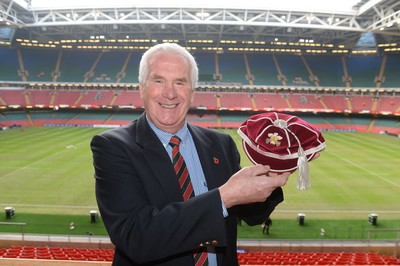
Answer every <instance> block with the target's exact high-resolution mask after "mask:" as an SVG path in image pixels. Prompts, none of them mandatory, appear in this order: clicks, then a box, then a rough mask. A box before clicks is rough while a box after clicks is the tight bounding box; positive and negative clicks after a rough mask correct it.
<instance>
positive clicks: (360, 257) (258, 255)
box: [238, 252, 400, 265]
mask: <svg viewBox="0 0 400 266" xmlns="http://www.w3.org/2000/svg"><path fill="white" fill-rule="evenodd" d="M238 258H239V263H240V264H241V265H400V259H398V258H396V257H393V256H387V255H380V254H378V253H357V252H355V253H349V252H326V253H322V252H320V253H319V252H309V253H302V252H248V253H238Z"/></svg>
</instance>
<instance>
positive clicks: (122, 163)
mask: <svg viewBox="0 0 400 266" xmlns="http://www.w3.org/2000/svg"><path fill="white" fill-rule="evenodd" d="M189 130H190V133H191V134H192V136H193V139H194V142H195V145H196V148H197V151H198V154H199V158H200V161H201V165H202V167H203V171H204V174H205V177H206V180H207V184H208V187H209V191H208V192H206V193H204V194H202V195H200V196H196V197H193V198H191V199H189V200H188V201H186V202H183V198H182V194H181V191H180V188H179V184H178V182H177V178H176V174H175V172H174V170H173V166H172V163H171V160H170V158H169V156H168V154H167V152H166V150H165V148H164V146H163V145H162V143H161V142H160V141H159V139H158V138H157V136H156V135H155V133H154V132H153V131H152V130H151V128H150V126H149V125H148V123H147V120H146V117H145V115H142V116H141V117H140V118H139V119H138V120H137V121H134V122H133V123H131V124H129V125H127V126H124V127H120V128H116V129H111V130H108V131H105V132H103V133H101V134H99V135H96V136H94V137H93V139H92V142H91V149H92V152H93V159H94V168H95V179H96V198H97V202H98V206H99V210H100V213H101V217H102V219H103V222H104V224H105V227H106V228H107V231H108V233H109V235H110V238H111V241H112V242H113V243H114V245H115V257H114V262H113V265H118V266H120V265H121V266H122V265H171V266H181V265H182V266H186V265H193V258H192V252H193V250H194V249H196V248H197V247H198V246H199V245H203V244H204V245H212V246H214V247H215V249H216V252H217V260H218V265H229V266H233V265H238V261H237V254H236V240H237V239H236V237H237V218H238V217H241V219H243V220H244V221H246V222H247V223H248V224H251V225H254V224H261V223H262V222H263V221H264V220H265V218H266V217H268V216H269V214H270V213H271V212H272V211H273V209H274V208H275V206H276V205H277V204H278V203H279V202H281V201H282V200H283V194H282V190H281V189H280V188H278V189H277V190H275V191H274V193H273V194H272V195H271V196H270V198H269V199H268V200H267V201H266V202H264V203H259V204H251V205H246V206H236V207H234V208H231V209H229V210H228V211H229V216H228V217H227V218H224V217H223V213H222V204H221V198H220V194H219V191H218V189H217V188H218V187H219V186H221V185H222V184H224V183H225V182H226V181H227V180H228V178H229V177H230V176H231V175H233V174H234V173H235V172H237V171H238V170H239V169H240V166H239V163H240V158H239V153H238V150H237V148H236V145H235V143H234V141H233V139H232V138H231V137H230V136H229V135H226V134H222V133H218V132H216V131H213V130H209V129H205V128H201V127H197V126H191V125H189Z"/></svg>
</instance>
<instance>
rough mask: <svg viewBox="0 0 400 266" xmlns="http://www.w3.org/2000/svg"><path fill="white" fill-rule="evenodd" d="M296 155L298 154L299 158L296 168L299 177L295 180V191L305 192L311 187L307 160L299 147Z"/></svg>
mask: <svg viewBox="0 0 400 266" xmlns="http://www.w3.org/2000/svg"><path fill="white" fill-rule="evenodd" d="M298 153H299V158H298V160H297V167H298V171H299V176H298V179H297V189H300V190H305V189H309V188H310V187H311V184H310V177H309V168H308V160H307V156H306V154H305V152H304V150H303V148H302V147H299V152H298Z"/></svg>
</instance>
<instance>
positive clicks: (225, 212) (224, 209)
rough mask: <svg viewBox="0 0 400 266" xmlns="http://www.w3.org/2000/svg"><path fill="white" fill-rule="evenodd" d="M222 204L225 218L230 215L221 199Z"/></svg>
mask: <svg viewBox="0 0 400 266" xmlns="http://www.w3.org/2000/svg"><path fill="white" fill-rule="evenodd" d="M221 204H222V214H223V215H224V218H226V217H228V215H229V213H228V210H227V209H226V207H225V204H224V202H223V201H221Z"/></svg>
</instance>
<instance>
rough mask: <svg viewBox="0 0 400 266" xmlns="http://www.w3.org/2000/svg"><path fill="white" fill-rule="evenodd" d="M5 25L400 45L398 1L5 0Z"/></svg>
mask: <svg viewBox="0 0 400 266" xmlns="http://www.w3.org/2000/svg"><path fill="white" fill-rule="evenodd" d="M109 3H112V4H113V5H112V6H110V4H109ZM1 27H3V28H4V27H9V28H12V29H15V33H14V34H13V38H29V39H37V40H39V41H56V40H63V39H77V40H79V39H88V38H90V37H91V36H102V38H106V39H107V38H110V39H119V38H129V37H131V38H133V37H134V38H136V39H149V40H165V39H169V40H179V41H183V42H189V41H192V40H209V41H213V42H215V43H218V42H220V41H221V40H236V41H243V42H246V41H248V42H273V41H278V40H279V41H282V42H298V41H299V40H312V42H316V43H324V44H326V43H331V44H335V45H339V44H340V45H344V46H346V47H348V48H354V47H355V45H356V43H357V42H358V41H359V39H360V37H361V36H363V35H364V34H365V33H372V36H373V38H374V39H375V40H376V42H377V43H378V44H379V43H397V44H400V30H399V28H400V1H398V0H361V1H360V0H347V1H342V0H335V1H329V2H328V1H321V0H319V1H311V0H303V1H298V0H279V1H253V0H246V1H240V2H239V1H232V0H219V1H215V0H214V1H212V0H201V1H198V0H191V1H186V3H180V2H178V1H157V0H146V1H140V3H138V1H128V2H127V1H122V0H113V1H107V2H105V1H99V0H98V1H89V0H86V1H81V0H80V1H77V0H69V1H49V0H2V1H1V2H0V28H1Z"/></svg>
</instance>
